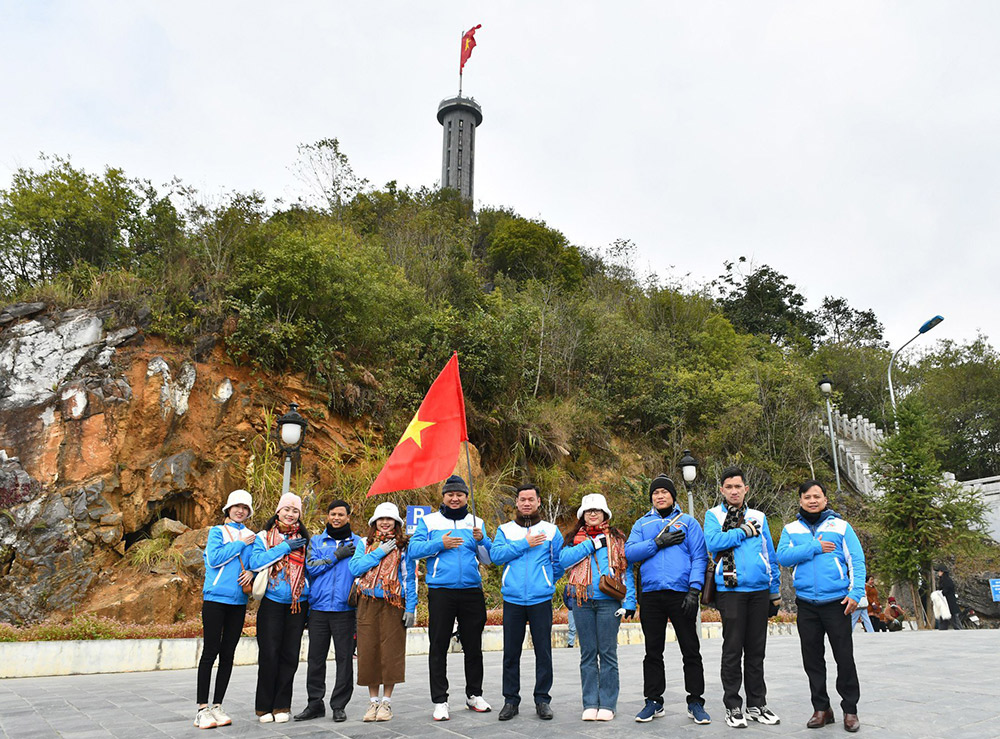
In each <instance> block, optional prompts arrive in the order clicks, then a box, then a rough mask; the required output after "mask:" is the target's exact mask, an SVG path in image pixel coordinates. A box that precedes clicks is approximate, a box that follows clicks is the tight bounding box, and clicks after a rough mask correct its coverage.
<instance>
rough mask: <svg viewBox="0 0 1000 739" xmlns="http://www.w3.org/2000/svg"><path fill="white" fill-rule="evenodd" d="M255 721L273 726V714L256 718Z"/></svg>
mask: <svg viewBox="0 0 1000 739" xmlns="http://www.w3.org/2000/svg"><path fill="white" fill-rule="evenodd" d="M257 720H258V721H260V722H261V723H262V724H273V723H274V714H272V713H265V714H264V715H263V716H258V717H257Z"/></svg>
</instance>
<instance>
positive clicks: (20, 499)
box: [0, 303, 351, 622]
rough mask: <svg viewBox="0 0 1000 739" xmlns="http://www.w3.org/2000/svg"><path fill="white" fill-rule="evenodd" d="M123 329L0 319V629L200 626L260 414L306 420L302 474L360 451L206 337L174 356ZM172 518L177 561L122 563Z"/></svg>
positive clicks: (42, 309)
mask: <svg viewBox="0 0 1000 739" xmlns="http://www.w3.org/2000/svg"><path fill="white" fill-rule="evenodd" d="M116 320H117V318H116V315H115V313H114V311H113V310H112V309H110V308H109V309H105V310H96V311H92V310H68V311H62V312H57V311H50V310H47V309H46V306H45V305H43V304H40V303H34V304H18V305H13V306H7V307H6V308H4V309H2V310H0V450H2V451H0V576H2V581H0V620H4V621H14V622H19V621H30V620H37V619H39V618H42V617H44V616H46V615H48V614H50V613H53V612H56V613H65V612H69V611H71V610H77V611H86V610H92V611H97V612H99V613H102V614H104V615H111V616H117V617H119V618H123V619H129V620H139V621H152V620H161V621H162V620H167V621H170V620H173V619H174V618H179V617H181V616H182V615H183V614H187V615H193V614H194V613H195V612H196V609H197V603H198V589H199V588H200V585H201V581H200V577H198V574H199V572H198V570H199V568H200V567H201V558H200V550H199V549H198V547H200V546H204V539H205V532H204V528H205V527H206V526H209V525H212V524H215V523H219V521H220V518H221V514H220V507H221V505H222V503H223V502H224V500H225V497H226V495H227V494H228V492H229V491H230V490H232V489H233V488H236V487H240V486H242V485H243V483H244V479H245V467H246V464H247V460H248V457H249V441H250V439H252V438H253V437H254V436H255V435H257V434H260V433H265V434H266V433H267V429H265V428H264V427H263V421H262V416H263V410H264V409H265V408H273V407H279V408H281V407H283V405H284V403H287V402H290V401H297V402H299V403H301V404H303V406H308V407H309V408H310V412H311V413H310V435H309V439H310V440H311V441H310V442H307V446H306V448H305V449H304V452H303V464H304V465H307V466H308V465H310V464H315V458H314V457H312V453H311V452H312V450H314V449H315V448H317V447H321V448H324V449H340V450H343V451H344V452H347V451H349V450H350V449H351V444H350V443H349V442H348V440H347V438H348V434H347V431H348V427H347V425H346V424H344V423H342V422H341V421H340V420H339V419H336V418H334V417H331V416H329V415H328V414H327V413H326V411H325V408H324V406H323V405H322V404H317V403H316V402H315V401H314V400H312V398H313V397H314V394H313V393H312V391H311V389H310V388H309V387H308V385H307V384H306V383H305V382H304V381H303V380H302V378H299V377H294V376H292V377H282V378H267V377H256V376H252V375H251V374H250V372H249V370H247V369H246V368H241V367H237V366H235V365H233V364H232V363H230V362H229V361H228V360H227V359H226V357H225V355H224V353H223V352H222V351H221V350H220V349H214V348H213V342H212V340H211V339H210V338H208V339H206V340H203V341H201V342H199V343H198V344H197V345H196V347H195V348H194V349H192V348H190V347H177V346H171V345H167V344H165V343H163V342H162V341H160V340H158V339H155V338H152V337H147V336H145V335H144V332H143V331H142V329H141V327H140V326H117V325H115V322H116ZM162 518H169V519H174V520H176V521H179V522H180V524H183V526H179V527H178V529H177V530H176V531H174V532H173V533H174V534H179V536H178V538H177V539H176V540H175V541H174V544H173V548H174V549H176V550H177V551H176V556H174V557H171V558H168V560H167V561H169V562H171V563H172V564H170V565H167V566H166V567H164V568H161V570H162V571H160V572H155V571H154V572H152V573H143V574H142V575H141V576H139V575H137V574H136V573H135V572H130V571H127V570H128V568H121V567H116V566H115V565H116V564H117V563H118V562H119V560H120V559H121V558H122V556H123V555H124V553H125V550H126V547H127V546H130V545H131V544H132V543H134V542H135V541H136V540H138V539H140V538H142V537H144V536H146V535H148V534H149V532H150V529H151V527H152V526H153V524H154V523H155V522H156V521H158V520H159V519H162ZM188 528H189V529H190V530H191V531H190V532H188V533H182V532H183V531H185V530H186V529H188Z"/></svg>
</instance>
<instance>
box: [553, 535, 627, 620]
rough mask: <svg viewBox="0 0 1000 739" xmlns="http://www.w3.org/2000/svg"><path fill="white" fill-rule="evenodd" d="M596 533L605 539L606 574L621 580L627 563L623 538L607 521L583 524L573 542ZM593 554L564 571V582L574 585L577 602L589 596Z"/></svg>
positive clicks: (580, 541)
mask: <svg viewBox="0 0 1000 739" xmlns="http://www.w3.org/2000/svg"><path fill="white" fill-rule="evenodd" d="M598 534H604V536H605V541H607V547H608V565H609V567H610V569H611V572H609V573H607V574H609V575H611V577H613V578H614V579H615V580H618V581H619V582H621V581H622V578H623V577H624V575H625V568H626V567H628V563H627V561H626V560H625V539H623V538H622V537H620V536H618V535H616V534H615V533H613V532H612V531H611V530H610V529H609V528H608V523H607V521H605V522H604V523H601V524H599V525H597V526H584V527H583V528H581V529H580V530H579V531H577V532H576V536H575V537H574V538H573V543H574V544H581V543H583V542H584V541H586V540H587V539H589V538H591V537H593V536H597V535H598ZM595 555H596V553H595ZM595 555H590V556H587V557H584V558H583V559H581V560H580V561H579V562H577V563H576V564H575V565H573V566H572V567H570V568H569V570H568V571H567V572H566V582H567V583H568V584H569V585H573V586H574V587H575V589H576V602H577V603H578V604H579V603H583V602H584V601H585V600H587V599H589V598H590V588H591V586H592V585H593V582H594V574H593V572H592V571H591V566H590V562H591V558H592V557H593V556H595Z"/></svg>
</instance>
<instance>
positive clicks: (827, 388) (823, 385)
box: [819, 375, 840, 493]
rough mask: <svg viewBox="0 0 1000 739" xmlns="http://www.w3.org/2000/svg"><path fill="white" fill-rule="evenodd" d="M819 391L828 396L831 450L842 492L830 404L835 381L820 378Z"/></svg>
mask: <svg viewBox="0 0 1000 739" xmlns="http://www.w3.org/2000/svg"><path fill="white" fill-rule="evenodd" d="M819 391H820V392H821V393H823V395H824V396H825V398H826V422H827V428H829V429H830V452H831V453H832V454H833V474H834V475H835V476H836V478H837V492H838V493H839V492H840V463H839V462H838V461H837V432H836V431H835V430H834V428H833V407H832V406H831V405H830V395H831V394H832V393H833V383H832V382H830V378H829V377H827V376H826V375H823V377H821V378H820V381H819Z"/></svg>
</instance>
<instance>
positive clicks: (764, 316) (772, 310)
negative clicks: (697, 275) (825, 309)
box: [713, 257, 822, 345]
mask: <svg viewBox="0 0 1000 739" xmlns="http://www.w3.org/2000/svg"><path fill="white" fill-rule="evenodd" d="M746 261H747V259H746V257H740V258H739V260H738V261H737V262H736V263H733V262H726V263H725V267H726V271H725V273H724V274H722V275H720V276H719V278H718V279H717V280H716V281H715V282H714V283H713V284H714V286H715V288H716V290H717V291H718V294H719V305H720V307H721V308H722V312H723V313H724V314H725V316H726V318H728V319H729V320H730V321H731V322H732V324H733V325H734V326H735V327H736V328H738V329H741V330H743V331H746V332H747V333H751V334H757V335H760V336H766V337H767V338H769V339H770V340H771V342H772V343H775V344H795V343H800V342H803V341H804V342H805V343H807V344H809V345H811V344H812V342H813V341H814V340H815V339H816V337H818V336H819V335H820V334H821V332H822V329H821V328H820V325H819V324H818V323H817V321H816V317H815V316H814V315H813V314H812V313H811V312H809V311H808V310H806V308H805V303H806V299H805V298H804V297H803V296H802V294H801V293H800V292H799V291H798V288H796V287H795V285H793V284H792V283H790V282H789V281H788V278H787V277H786V276H785V275H783V274H781V273H780V272H778V271H777V270H775V269H773V268H771V267H768V266H767V265H766V264H765V265H762V266H760V267H757V268H756V269H754V270H753V271H752V272H750V273H744V272H743V271H742V269H741V268H740V266H739V265H742V264H745V263H746Z"/></svg>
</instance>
